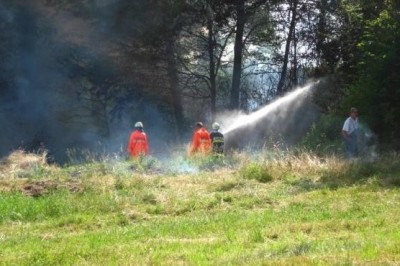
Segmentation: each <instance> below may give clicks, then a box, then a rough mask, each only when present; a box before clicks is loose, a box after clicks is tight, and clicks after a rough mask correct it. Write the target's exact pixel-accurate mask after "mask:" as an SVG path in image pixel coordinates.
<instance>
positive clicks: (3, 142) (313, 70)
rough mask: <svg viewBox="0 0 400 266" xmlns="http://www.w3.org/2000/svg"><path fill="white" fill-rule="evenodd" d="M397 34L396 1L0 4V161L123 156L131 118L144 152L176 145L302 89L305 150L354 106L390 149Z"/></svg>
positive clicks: (396, 95) (331, 134)
mask: <svg viewBox="0 0 400 266" xmlns="http://www.w3.org/2000/svg"><path fill="white" fill-rule="evenodd" d="M399 24H400V3H399V1H396V0H380V1H378V0H373V1H371V0H235V1H233V0H225V1H219V0H215V1H207V0H191V1H188V0H135V1H132V0H129V1H128V0H84V1H82V0H79V1H78V0H35V1H22V0H1V1H0V123H1V124H2V132H1V138H0V146H1V148H0V151H1V155H5V154H7V153H8V152H9V151H11V150H12V149H15V148H18V147H22V148H25V149H28V150H37V149H39V148H41V147H43V146H44V147H46V148H48V149H50V151H51V152H52V153H53V154H54V155H55V156H56V157H58V158H60V160H62V158H63V156H64V155H65V151H66V149H68V148H90V147H94V146H96V145H99V144H98V143H102V144H101V145H105V146H110V145H111V146H112V149H113V150H121V149H122V150H123V149H124V147H123V145H125V142H126V141H127V136H128V134H129V131H130V130H131V129H132V125H133V123H134V122H135V121H137V120H142V121H143V122H144V124H145V128H146V130H147V131H148V132H149V134H150V135H151V138H152V142H153V145H154V146H157V145H163V143H164V144H165V143H168V144H171V143H183V142H185V141H187V140H188V139H189V138H190V132H191V130H192V128H191V126H192V124H193V122H194V121H198V120H201V121H205V122H211V121H213V120H214V119H215V117H216V116H217V114H218V113H220V112H224V111H227V110H239V109H240V110H243V111H245V112H251V111H253V110H256V109H258V108H259V107H261V106H263V105H265V104H267V103H268V102H270V101H271V100H273V99H275V98H276V97H279V96H281V95H284V94H285V93H286V92H288V91H290V90H292V89H294V88H295V87H296V86H301V85H303V84H305V83H306V82H307V81H308V80H310V79H319V80H320V81H321V82H320V83H319V86H318V90H317V92H316V93H315V95H314V101H315V103H316V104H317V105H318V108H319V111H320V113H321V114H322V115H321V116H320V120H319V122H318V123H317V124H316V125H315V126H314V127H313V132H311V133H310V134H311V135H312V134H314V135H313V136H314V137H313V139H314V140H315V141H317V140H318V141H326V142H330V141H334V140H335V139H337V138H339V132H340V127H341V125H342V123H343V121H344V118H345V117H346V116H347V114H348V110H349V109H350V107H351V106H355V107H358V109H359V112H360V119H361V120H362V122H363V123H364V124H365V125H366V127H368V128H370V129H371V130H372V132H374V134H375V135H376V136H377V140H378V143H379V146H380V147H381V148H391V149H393V148H394V149H397V150H398V149H399V148H400V135H399V134H398V132H400V124H399V121H400V120H399V118H398V115H399V114H400V105H399V102H400V75H398V74H399V68H400V28H399ZM188 136H189V137H188ZM321 136H323V137H321ZM110 143H112V144H110ZM317 144H318V143H309V145H310V146H312V145H317ZM108 148H109V147H108ZM108 148H107V149H108Z"/></svg>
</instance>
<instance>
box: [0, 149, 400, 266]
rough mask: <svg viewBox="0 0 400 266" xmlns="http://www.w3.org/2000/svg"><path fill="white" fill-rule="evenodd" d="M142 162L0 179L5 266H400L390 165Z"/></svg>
mask: <svg viewBox="0 0 400 266" xmlns="http://www.w3.org/2000/svg"><path fill="white" fill-rule="evenodd" d="M148 159H149V161H147V159H146V158H141V159H140V160H141V161H129V160H124V159H117V158H115V157H114V158H105V159H103V160H101V161H96V160H93V161H91V162H88V163H85V164H70V165H66V166H64V167H56V166H54V167H50V166H49V165H46V164H43V165H39V166H37V167H36V166H35V167H33V168H26V169H24V174H23V175H20V176H18V177H17V176H15V175H13V174H11V173H10V172H3V173H2V174H3V176H2V177H1V180H0V214H1V215H0V250H1V257H0V264H4V265H9V264H18V265H32V264H33V265H35V264H38V265H44V264H140V265H143V264H146V265H147V264H156V265H161V264H163V265H165V264H166V265H176V264H184V265H192V264H196V265H208V264H218V265H225V264H230V265H243V264H246V265H261V264H266V265H268V264H274V265H275V264H321V265H325V264H366V263H370V264H395V263H396V262H398V261H399V260H400V255H399V254H400V249H399V247H400V234H399V233H398V230H397V228H398V227H399V225H400V224H399V221H400V219H399V218H400V193H399V192H400V191H399V185H400V181H399V178H400V160H399V159H400V156H399V155H398V154H396V153H388V154H385V155H383V156H381V157H380V158H379V160H377V161H375V162H373V163H371V162H366V161H363V160H357V161H351V162H348V161H345V160H342V159H340V158H337V157H334V156H328V157H319V156H316V155H315V154H312V153H306V152H299V151H277V152H271V151H264V152H261V153H257V154H249V153H233V154H231V155H229V156H226V157H225V158H218V159H215V158H200V159H198V160H194V159H193V158H192V159H187V158H184V157H179V156H177V157H176V159H175V160H170V161H157V160H155V159H154V158H148ZM15 163H16V162H15ZM2 167H5V168H7V165H3V166H2ZM188 169H189V170H188ZM33 192H34V193H33Z"/></svg>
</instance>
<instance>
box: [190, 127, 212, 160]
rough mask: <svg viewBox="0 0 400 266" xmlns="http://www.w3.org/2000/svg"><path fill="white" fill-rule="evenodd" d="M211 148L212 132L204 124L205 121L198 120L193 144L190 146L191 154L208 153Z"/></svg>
mask: <svg viewBox="0 0 400 266" xmlns="http://www.w3.org/2000/svg"><path fill="white" fill-rule="evenodd" d="M210 149H211V139H210V134H209V133H208V131H207V129H206V128H205V127H204V126H203V123H201V122H197V123H196V124H195V129H194V133H193V138H192V146H191V147H190V152H189V154H190V155H194V154H207V153H209V152H210Z"/></svg>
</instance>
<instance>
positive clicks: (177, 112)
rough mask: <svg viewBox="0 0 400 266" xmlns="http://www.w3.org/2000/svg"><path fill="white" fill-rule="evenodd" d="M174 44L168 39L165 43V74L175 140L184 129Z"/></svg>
mask: <svg viewBox="0 0 400 266" xmlns="http://www.w3.org/2000/svg"><path fill="white" fill-rule="evenodd" d="M173 46H174V44H173V42H172V41H169V42H168V44H167V45H166V56H167V74H168V78H169V86H168V90H169V93H170V101H171V107H172V111H173V115H174V120H175V130H176V136H177V140H179V139H180V138H181V137H182V134H183V132H184V130H185V119H184V117H183V107H182V101H181V96H180V94H179V91H178V73H177V69H176V62H175V56H174V54H175V53H174V47H173Z"/></svg>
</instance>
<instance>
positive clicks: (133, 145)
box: [128, 130, 149, 157]
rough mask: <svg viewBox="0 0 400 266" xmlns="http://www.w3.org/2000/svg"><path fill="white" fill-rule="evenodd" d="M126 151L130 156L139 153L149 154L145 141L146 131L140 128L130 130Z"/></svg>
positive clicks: (147, 144) (135, 155)
mask: <svg viewBox="0 0 400 266" xmlns="http://www.w3.org/2000/svg"><path fill="white" fill-rule="evenodd" d="M128 153H129V154H130V155H131V156H132V157H138V156H139V155H140V154H142V155H147V154H149V143H148V142H147V136H146V133H144V132H143V131H140V130H135V131H133V132H132V134H131V136H130V138H129V144H128Z"/></svg>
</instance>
